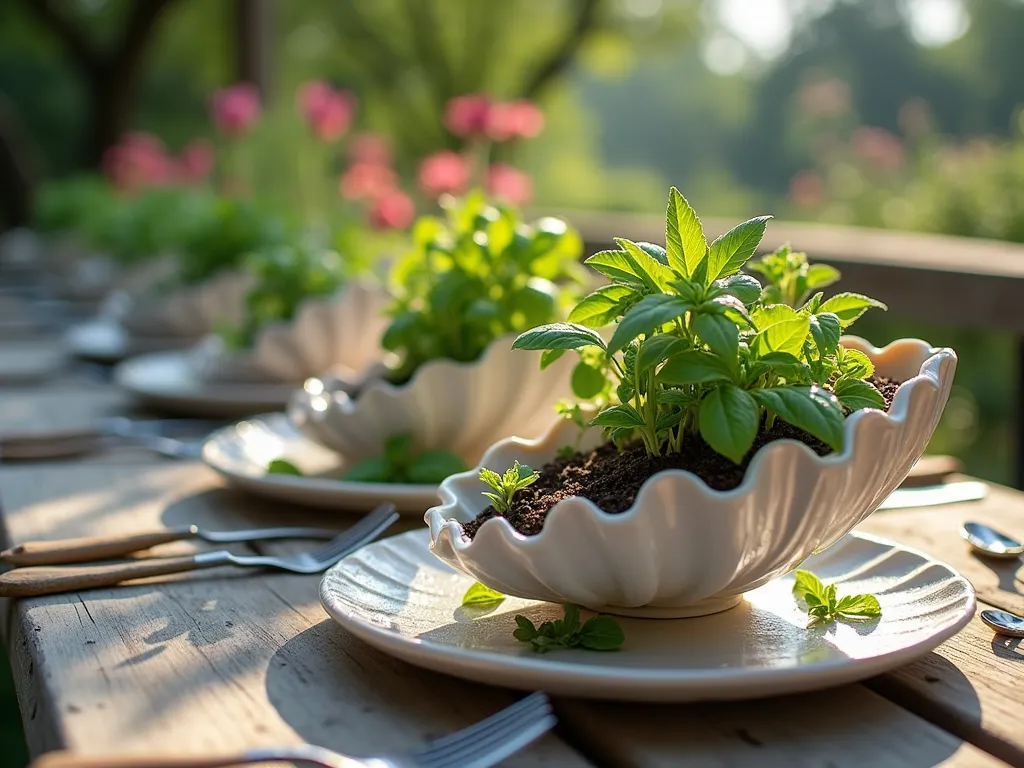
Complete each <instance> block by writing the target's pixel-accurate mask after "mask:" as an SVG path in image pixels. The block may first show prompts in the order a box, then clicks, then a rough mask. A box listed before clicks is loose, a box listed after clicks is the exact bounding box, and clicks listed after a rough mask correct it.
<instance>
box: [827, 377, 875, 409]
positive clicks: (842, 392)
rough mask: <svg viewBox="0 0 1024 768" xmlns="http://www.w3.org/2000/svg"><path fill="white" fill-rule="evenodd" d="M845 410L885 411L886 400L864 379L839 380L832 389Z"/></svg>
mask: <svg viewBox="0 0 1024 768" xmlns="http://www.w3.org/2000/svg"><path fill="white" fill-rule="evenodd" d="M832 391H833V392H834V393H835V396H836V397H837V398H839V402H840V403H841V404H842V406H843V407H844V408H848V409H849V410H851V411H857V410H860V409H861V408H877V409H879V410H880V411H884V410H885V399H884V398H883V397H882V393H881V392H879V391H878V390H877V389H875V387H874V385H873V384H871V383H870V382H867V381H864V380H863V379H846V378H843V379H839V381H837V382H836V384H835V386H834V387H833V388H832Z"/></svg>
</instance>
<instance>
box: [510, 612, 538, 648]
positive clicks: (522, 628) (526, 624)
mask: <svg viewBox="0 0 1024 768" xmlns="http://www.w3.org/2000/svg"><path fill="white" fill-rule="evenodd" d="M512 637H514V638H515V639H516V640H518V641H519V642H521V643H529V642H530V641H532V640H533V639H534V638H536V637H537V627H536V626H534V623H533V622H532V621H530V620H529V619H528V618H526V617H525V616H522V615H519V614H517V615H516V630H515V631H514V632H513V633H512Z"/></svg>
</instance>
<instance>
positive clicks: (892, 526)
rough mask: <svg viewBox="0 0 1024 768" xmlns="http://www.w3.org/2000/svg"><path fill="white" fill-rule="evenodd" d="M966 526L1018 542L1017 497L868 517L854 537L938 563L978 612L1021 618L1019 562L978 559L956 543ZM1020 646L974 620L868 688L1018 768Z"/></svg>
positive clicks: (1021, 518)
mask: <svg viewBox="0 0 1024 768" xmlns="http://www.w3.org/2000/svg"><path fill="white" fill-rule="evenodd" d="M967 520H979V521H981V522H985V523H988V524H989V525H992V526H995V527H997V528H999V529H1000V530H1003V531H1005V532H1006V533H1009V534H1010V535H1012V536H1015V537H1018V538H1019V537H1021V536H1024V493H1021V492H1019V491H1014V490H1011V489H1008V488H1002V487H999V486H993V487H992V489H991V492H990V494H989V496H988V497H987V498H986V499H985V500H983V501H977V502H970V503H965V504H956V505H949V506H945V507H932V508H930V509H916V510H914V509H910V510H894V511H891V512H878V513H876V514H874V515H872V516H871V517H870V518H869V519H868V520H867V521H866V522H865V523H864V524H863V525H862V526H861V530H866V531H869V532H871V533H876V534H878V535H881V536H886V537H889V538H892V539H896V540H898V541H900V542H902V543H904V544H907V545H909V546H912V547H916V548H917V549H920V550H922V551H924V552H927V553H928V554H930V555H932V556H934V557H938V558H940V559H942V560H944V561H945V562H947V563H949V564H950V565H952V566H953V567H954V568H956V569H957V570H958V571H960V572H961V573H962V574H963V575H964V576H966V577H967V578H968V579H969V580H970V581H971V583H972V584H974V586H975V589H976V590H977V591H978V596H979V599H980V600H982V601H983V603H982V604H981V605H979V611H980V610H982V609H984V608H985V607H989V606H996V607H999V608H1003V609H1006V610H1010V611H1013V612H1015V613H1018V614H1021V613H1024V561H1021V560H1011V561H1007V560H993V559H986V558H980V557H978V556H976V555H974V554H972V552H971V551H970V549H969V548H968V546H967V544H966V543H965V542H964V541H963V540H962V539H961V538H960V535H959V528H960V526H961V525H962V524H963V523H964V522H966V521H967ZM1022 684H1024V646H1022V644H1021V641H1020V640H1019V639H1013V638H1006V637H1000V636H997V635H995V633H994V632H993V631H992V630H991V629H990V628H989V627H987V626H986V625H985V624H984V623H982V621H981V619H979V618H978V617H977V616H975V618H974V619H973V620H972V621H971V623H970V624H969V625H968V626H967V628H966V629H964V631H962V632H961V633H960V634H958V635H957V636H956V637H955V638H953V639H952V640H950V641H949V642H947V643H945V644H943V645H942V646H940V647H939V648H938V649H937V650H936V651H935V652H934V653H932V654H929V655H928V656H926V657H925V658H924V659H922V660H920V661H918V662H916V663H914V664H911V665H908V666H907V667H904V668H903V669H901V670H898V671H897V672H894V673H892V674H889V675H883V676H881V677H879V678H876V679H875V680H873V681H871V683H869V685H870V687H871V688H873V689H874V690H875V691H877V692H879V693H881V694H882V695H884V696H886V697H887V698H889V699H891V700H892V701H894V702H897V703H899V704H900V705H902V706H904V707H906V708H908V709H910V710H912V711H914V712H916V713H918V714H920V715H921V716H922V717H924V718H926V719H928V720H930V721H931V722H933V723H935V724H937V725H939V726H940V727H942V728H944V729H945V730H948V731H950V732H952V733H954V734H956V735H958V736H960V737H961V738H965V739H968V740H970V741H971V742H972V743H974V744H978V745H980V746H981V747H983V748H984V749H985V750H986V751H989V752H991V753H993V754H995V755H998V756H1000V757H1002V758H1003V759H1004V760H1006V761H1008V762H1010V763H1012V764H1014V765H1017V766H1024V731H1022V729H1021V725H1020V724H1021V723H1022V722H1024V694H1022V693H1021V690H1022Z"/></svg>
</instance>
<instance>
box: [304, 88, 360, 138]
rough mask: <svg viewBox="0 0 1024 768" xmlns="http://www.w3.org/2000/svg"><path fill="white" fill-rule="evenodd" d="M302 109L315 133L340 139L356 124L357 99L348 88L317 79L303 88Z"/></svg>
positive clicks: (319, 135)
mask: <svg viewBox="0 0 1024 768" xmlns="http://www.w3.org/2000/svg"><path fill="white" fill-rule="evenodd" d="M299 109H300V110H301V111H302V115H303V117H304V118H305V119H306V123H307V124H308V125H309V128H310V130H311V131H312V132H313V135H314V136H316V137H317V138H318V139H320V141H327V142H330V141H337V140H338V139H340V138H341V137H342V136H343V135H345V131H347V130H348V127H349V125H350V124H351V123H352V116H353V115H354V114H355V110H356V100H355V97H354V96H353V95H352V94H351V93H349V92H348V91H336V90H334V89H333V88H331V86H329V85H328V84H327V83H324V82H321V81H318V80H317V81H313V82H310V83H306V84H305V85H304V86H302V88H300V89H299Z"/></svg>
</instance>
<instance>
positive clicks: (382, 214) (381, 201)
mask: <svg viewBox="0 0 1024 768" xmlns="http://www.w3.org/2000/svg"><path fill="white" fill-rule="evenodd" d="M415 218H416V203H414V202H413V201H412V198H411V197H409V196H408V195H407V194H405V192H403V191H402V190H400V189H392V190H390V191H389V192H386V193H385V194H384V195H382V196H380V197H379V198H377V199H376V200H374V201H373V203H372V205H371V206H370V226H372V227H373V228H374V229H408V228H409V226H410V225H411V224H412V222H413V220H414V219H415Z"/></svg>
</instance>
